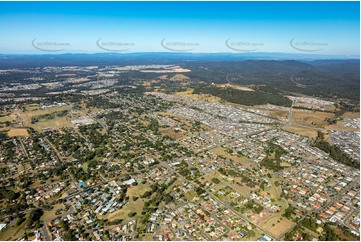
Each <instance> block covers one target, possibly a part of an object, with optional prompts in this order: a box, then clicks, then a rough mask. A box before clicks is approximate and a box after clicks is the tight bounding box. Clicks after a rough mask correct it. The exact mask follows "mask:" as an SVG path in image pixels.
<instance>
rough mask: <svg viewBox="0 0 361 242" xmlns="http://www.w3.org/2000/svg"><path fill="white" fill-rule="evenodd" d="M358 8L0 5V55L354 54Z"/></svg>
mask: <svg viewBox="0 0 361 242" xmlns="http://www.w3.org/2000/svg"><path fill="white" fill-rule="evenodd" d="M359 11H360V3H359V2H0V31H1V32H0V33H1V38H0V53H2V54H44V53H52V54H54V53H97V52H102V53H103V52H119V53H123V52H124V53H129V52H205V53H214V52H230V53H243V52H281V53H308V54H325V55H357V56H359V52H360V12H359Z"/></svg>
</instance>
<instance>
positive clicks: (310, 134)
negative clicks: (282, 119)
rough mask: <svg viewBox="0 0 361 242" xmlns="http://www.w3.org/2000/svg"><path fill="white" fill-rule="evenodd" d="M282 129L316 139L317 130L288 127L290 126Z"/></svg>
mask: <svg viewBox="0 0 361 242" xmlns="http://www.w3.org/2000/svg"><path fill="white" fill-rule="evenodd" d="M282 129H284V130H286V131H289V132H292V133H295V134H299V135H302V136H306V137H309V138H313V139H314V138H316V137H317V129H313V128H305V127H297V126H292V125H290V126H285V127H283V128H282Z"/></svg>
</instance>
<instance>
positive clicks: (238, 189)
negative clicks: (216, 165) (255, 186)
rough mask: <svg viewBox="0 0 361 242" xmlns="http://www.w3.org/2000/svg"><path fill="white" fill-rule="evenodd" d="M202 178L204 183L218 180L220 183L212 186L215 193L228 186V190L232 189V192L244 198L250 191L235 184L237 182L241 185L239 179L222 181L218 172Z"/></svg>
mask: <svg viewBox="0 0 361 242" xmlns="http://www.w3.org/2000/svg"><path fill="white" fill-rule="evenodd" d="M203 178H204V182H210V183H212V178H217V179H218V180H220V183H219V184H217V185H215V186H214V189H215V190H217V191H218V190H220V189H222V188H224V186H229V187H230V188H232V190H234V191H235V192H238V193H239V194H241V195H242V196H245V195H247V194H249V193H250V192H251V191H252V189H251V188H249V187H247V186H246V185H241V186H240V185H238V184H237V183H236V182H239V183H240V184H242V182H241V179H240V178H232V179H233V180H231V179H229V180H228V179H224V178H223V177H222V174H220V173H219V172H218V171H213V172H210V173H208V174H206V175H204V176H203Z"/></svg>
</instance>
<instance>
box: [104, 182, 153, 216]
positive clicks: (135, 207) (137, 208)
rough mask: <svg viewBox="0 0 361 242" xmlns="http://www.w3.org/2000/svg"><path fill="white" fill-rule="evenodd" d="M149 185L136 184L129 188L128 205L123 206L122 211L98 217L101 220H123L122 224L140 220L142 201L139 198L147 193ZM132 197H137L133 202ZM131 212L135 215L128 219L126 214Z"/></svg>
mask: <svg viewBox="0 0 361 242" xmlns="http://www.w3.org/2000/svg"><path fill="white" fill-rule="evenodd" d="M149 190H151V189H150V185H149V184H148V183H146V184H138V185H137V186H131V187H129V188H128V190H127V196H129V204H128V205H126V206H124V207H123V208H122V209H120V210H117V211H115V212H114V213H107V214H105V215H102V216H99V217H100V218H101V219H108V220H109V221H113V220H116V219H123V222H128V221H130V220H133V219H137V218H141V217H142V215H141V214H140V212H141V211H142V209H143V206H144V200H143V199H142V198H140V196H141V195H143V194H144V193H145V192H146V191H149ZM133 197H139V198H138V199H137V200H136V201H133V199H132V198H133ZM131 212H136V213H137V214H136V215H135V216H134V217H131V218H130V217H128V214H129V213H131Z"/></svg>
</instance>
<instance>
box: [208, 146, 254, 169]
mask: <svg viewBox="0 0 361 242" xmlns="http://www.w3.org/2000/svg"><path fill="white" fill-rule="evenodd" d="M210 151H211V152H212V153H214V154H216V155H218V156H222V157H225V158H228V159H231V160H233V161H234V162H236V164H239V165H243V166H245V167H247V168H249V167H254V166H256V164H255V163H254V162H252V161H250V160H249V159H248V158H247V157H245V156H239V155H237V154H235V153H232V154H230V153H228V152H227V151H226V150H225V149H224V148H222V147H217V148H214V149H211V150H210Z"/></svg>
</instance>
